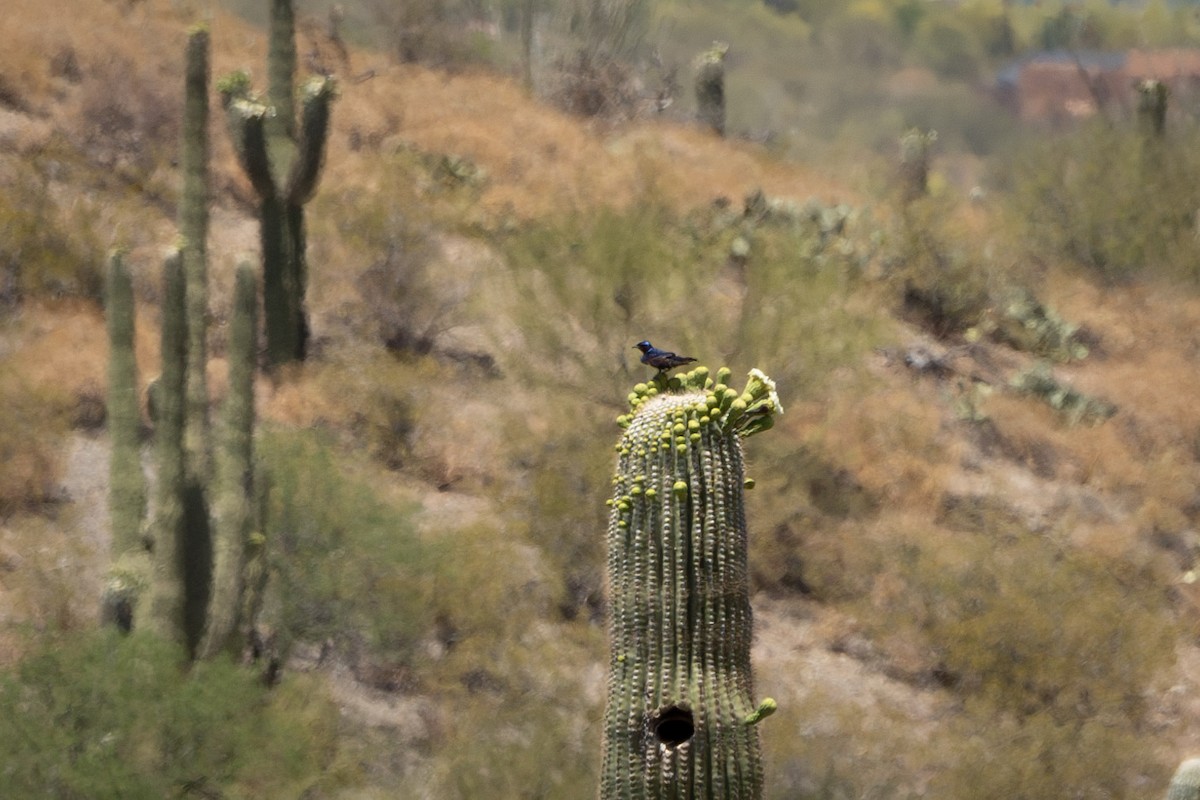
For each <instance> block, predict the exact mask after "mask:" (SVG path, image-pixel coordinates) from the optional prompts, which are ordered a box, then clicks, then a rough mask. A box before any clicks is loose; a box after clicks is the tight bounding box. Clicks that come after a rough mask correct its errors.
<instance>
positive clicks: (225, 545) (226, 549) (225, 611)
mask: <svg viewBox="0 0 1200 800" xmlns="http://www.w3.org/2000/svg"><path fill="white" fill-rule="evenodd" d="M233 303H234V312H233V320H232V322H231V324H230V331H229V393H228V394H227V395H226V396H225V404H224V407H223V409H222V415H221V423H220V437H221V441H220V443H219V446H218V449H217V454H216V473H215V477H214V487H213V489H214V494H215V497H214V501H213V506H214V508H213V530H214V539H213V576H212V577H213V580H212V597H211V600H210V603H209V609H208V619H207V625H206V628H205V631H204V639H203V641H202V643H201V646H200V652H199V655H200V657H201V658H207V657H211V656H213V655H216V653H218V652H219V651H220V650H221V649H222V648H224V647H225V646H226V644H227V643H228V642H229V640H230V637H231V635H232V634H233V632H234V630H235V629H236V627H237V623H238V615H239V612H240V611H241V600H242V593H243V590H244V587H245V574H244V573H245V569H246V547H247V544H248V542H249V539H250V533H251V526H252V520H253V513H252V509H251V492H252V491H253V478H254V436H253V430H254V360H255V355H256V349H257V346H256V340H255V333H256V331H257V327H258V317H257V304H258V287H257V286H256V284H255V280H254V272H253V270H252V269H251V267H250V266H249V265H248V264H242V265H241V266H240V267H239V268H238V273H237V286H236V288H235V291H234V301H233Z"/></svg>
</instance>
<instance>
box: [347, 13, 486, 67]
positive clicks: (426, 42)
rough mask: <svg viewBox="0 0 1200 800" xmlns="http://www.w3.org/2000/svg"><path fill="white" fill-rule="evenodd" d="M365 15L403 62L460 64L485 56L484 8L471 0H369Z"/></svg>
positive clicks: (376, 31)
mask: <svg viewBox="0 0 1200 800" xmlns="http://www.w3.org/2000/svg"><path fill="white" fill-rule="evenodd" d="M368 15H369V16H370V18H371V20H372V22H374V26H375V32H374V34H373V35H374V37H376V38H378V39H381V40H382V45H383V47H384V48H385V49H390V50H391V52H392V53H393V54H394V55H395V57H396V59H397V60H398V61H400V62H401V63H404V64H427V65H432V66H461V65H463V64H469V63H473V62H479V61H483V60H486V58H487V56H488V51H489V39H488V37H487V36H486V35H484V34H483V33H482V30H483V28H484V27H485V26H486V24H487V22H488V17H487V13H486V9H485V8H484V7H483V5H482V4H480V3H476V2H471V0H419V2H415V3H391V2H386V1H385V0H371V2H369V3H368Z"/></svg>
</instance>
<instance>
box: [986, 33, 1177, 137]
mask: <svg viewBox="0 0 1200 800" xmlns="http://www.w3.org/2000/svg"><path fill="white" fill-rule="evenodd" d="M1148 78H1154V79H1156V80H1160V81H1162V82H1163V83H1165V84H1166V85H1167V87H1168V88H1169V89H1170V91H1171V98H1172V102H1171V107H1172V108H1173V109H1183V108H1195V107H1197V100H1200V50H1197V49H1189V48H1172V49H1164V50H1130V51H1127V52H1122V53H1108V52H1091V51H1085V52H1078V53H1071V52H1066V51H1055V52H1042V53H1034V54H1032V55H1028V56H1026V57H1024V58H1022V59H1020V60H1019V61H1016V62H1014V63H1012V64H1010V65H1009V66H1008V67H1006V68H1005V69H1003V70H1001V72H1000V73H999V74H998V75H997V76H996V89H997V92H998V94H999V97H1000V99H1001V101H1002V102H1003V103H1004V104H1005V105H1006V106H1007V107H1008V108H1010V109H1011V110H1012V112H1013V113H1014V114H1015V115H1017V116H1018V117H1020V118H1021V119H1022V120H1025V121H1027V122H1041V123H1049V124H1052V125H1057V124H1062V123H1065V122H1068V121H1071V120H1076V119H1082V118H1087V117H1090V116H1093V115H1095V114H1096V113H1098V112H1099V111H1100V109H1101V108H1103V109H1104V110H1105V113H1108V114H1118V115H1122V116H1128V115H1130V114H1132V110H1133V109H1134V108H1135V107H1136V99H1135V97H1134V95H1135V89H1134V87H1135V85H1136V84H1137V83H1138V82H1139V81H1143V80H1146V79H1148Z"/></svg>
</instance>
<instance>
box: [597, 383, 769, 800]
mask: <svg viewBox="0 0 1200 800" xmlns="http://www.w3.org/2000/svg"><path fill="white" fill-rule="evenodd" d="M728 383H729V370H727V369H724V368H723V369H722V370H720V371H719V372H718V373H717V375H716V380H715V382H714V380H713V379H711V378H710V377H709V372H708V369H707V368H705V367H700V368H697V369H695V370H693V371H691V372H689V373H687V374H686V375H683V376H680V377H676V378H670V379H668V378H667V377H666V376H665V375H664V374H662V373H660V374H659V375H658V376H657V377H656V378H655V379H654V381H652V382H650V383H648V384H638V385H637V386H636V387H635V389H634V392H633V393H632V394H630V396H629V400H630V405H631V410H630V413H629V414H628V415H623V416H621V417H619V418H618V420H617V421H618V423H619V424H620V425H621V426H622V427H623V428H624V429H625V433H624V435H623V436H622V437H621V440H620V442H619V443H618V445H617V450H618V452H619V457H618V461H617V471H616V476H615V477H614V479H613V482H614V492H613V498H612V499H611V500H610V501H609V502H610V504H611V506H612V511H611V514H610V517H609V525H608V584H609V595H610V598H609V599H610V614H611V620H610V635H611V647H612V654H611V660H610V663H609V681H608V703H607V707H606V711H605V721H604V763H603V770H602V777H601V787H600V798H601V800H623V799H624V798H634V797H636V798H646V799H647V800H652V799H653V798H666V797H671V798H711V799H713V800H715V799H716V798H722V799H728V798H759V797H761V796H762V783H763V780H762V768H761V763H760V762H761V759H760V749H759V742H758V733H757V730H756V728H755V727H754V725H755V723H757V722H758V721H759V720H760V719H762V718H763V717H766V716H768V715H769V714H770V713H771V712H772V711H774V710H775V703H774V701H772V700H769V699H767V700H764V701H763V703H762V704H761V705H756V704H755V702H754V700H753V681H752V676H751V671H750V641H751V612H750V596H749V587H748V581H747V569H746V542H747V538H746V519H745V513H744V510H743V504H742V499H743V492H744V489H745V488H746V486H747V485H749V484H748V482H747V481H746V479H745V476H744V470H743V462H742V449H741V439H742V438H744V437H746V436H750V435H752V434H755V433H758V432H760V431H763V430H766V429H768V428H770V427H771V425H772V423H773V421H774V417H775V415H776V414H779V413H781V411H782V409H781V407H780V405H779V398H778V396H777V395H776V392H775V386H774V383H773V382H772V381H771V380H770V379H769V378H767V377H766V376H765V375H763V374H762V373H761V372H759V371H758V370H754V371H752V372H751V373H750V380H749V383H748V384H747V385H746V388H745V390H744V391H741V392H739V391H737V390H735V389H732V388H729V386H728Z"/></svg>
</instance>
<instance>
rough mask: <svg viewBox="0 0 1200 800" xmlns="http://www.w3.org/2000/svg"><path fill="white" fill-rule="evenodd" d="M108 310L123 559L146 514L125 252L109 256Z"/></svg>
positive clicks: (114, 480)
mask: <svg viewBox="0 0 1200 800" xmlns="http://www.w3.org/2000/svg"><path fill="white" fill-rule="evenodd" d="M104 311H105V317H106V323H107V326H108V432H109V437H110V438H111V440H112V458H111V460H110V461H109V474H110V492H109V517H110V519H111V522H112V554H113V557H114V558H119V557H120V556H121V555H123V554H124V553H126V552H128V551H130V550H134V549H139V548H140V547H141V545H142V535H141V534H142V520H143V519H145V516H146V477H145V475H144V474H143V473H142V456H141V444H140V436H139V434H140V430H141V413H140V411H139V408H138V397H137V360H136V359H135V357H134V349H133V334H134V312H133V283H132V281H131V280H130V277H129V268H128V267H126V266H125V259H124V257H123V256H122V254H121V253H120V252H116V253H113V254H112V256H111V257H110V258H109V262H108V276H107V286H106V287H105V309H104Z"/></svg>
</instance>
